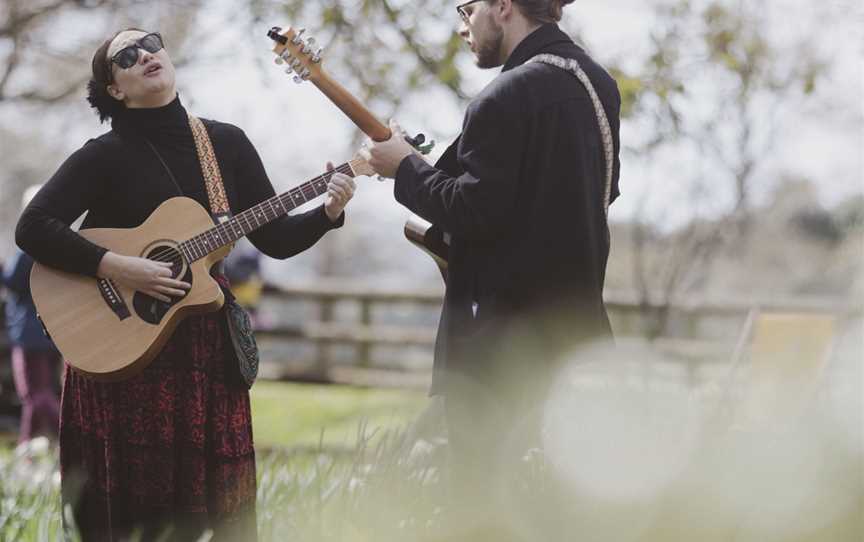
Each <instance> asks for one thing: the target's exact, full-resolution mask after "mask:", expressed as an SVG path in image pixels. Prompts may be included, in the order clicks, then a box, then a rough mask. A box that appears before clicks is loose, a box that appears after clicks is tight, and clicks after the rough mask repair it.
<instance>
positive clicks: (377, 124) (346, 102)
mask: <svg viewBox="0 0 864 542" xmlns="http://www.w3.org/2000/svg"><path fill="white" fill-rule="evenodd" d="M310 80H311V81H312V83H313V84H314V85H315V86H316V87H318V89H319V90H321V92H322V93H324V95H325V96H327V97H328V98H329V99H330V101H331V102H333V103H334V104H335V105H336V107H338V108H339V109H341V110H342V112H343V113H345V114H346V115H347V116H348V118H350V119H351V120H352V121H353V122H354V124H356V125H357V127H358V128H360V129H361V130H362V131H363V133H365V134H366V135H368V136H369V137H371V138H372V139H373V140H375V141H387V140H388V139H390V135H391V134H390V128H388V127H387V126H385V125H384V124H382V123H381V121H379V120H378V119H377V118H376V117H375V115H373V114H372V112H371V111H369V110H368V109H367V108H366V106H365V105H363V104H362V103H361V102H360V100H358V99H357V98H355V97H354V95H353V94H351V93H350V92H348V90H346V89H345V87H343V86H342V85H340V84H339V83H338V82H336V81H334V80H333V79H331V78H330V76H329V75H327V73H326V72H325V71H324V70H323V69H322V70H320V71H319V72H318V73H317V74H316V75H314V76H312V77H310Z"/></svg>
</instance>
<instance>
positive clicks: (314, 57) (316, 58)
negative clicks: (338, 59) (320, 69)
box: [312, 47, 324, 63]
mask: <svg viewBox="0 0 864 542" xmlns="http://www.w3.org/2000/svg"><path fill="white" fill-rule="evenodd" d="M323 55H324V48H323V47H319V48H318V50H317V51H315V54H314V55H312V62H315V63H318V62H321V57H322V56H323Z"/></svg>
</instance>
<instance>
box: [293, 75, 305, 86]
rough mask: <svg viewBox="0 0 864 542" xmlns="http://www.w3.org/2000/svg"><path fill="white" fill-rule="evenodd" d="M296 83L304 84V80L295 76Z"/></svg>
mask: <svg viewBox="0 0 864 542" xmlns="http://www.w3.org/2000/svg"><path fill="white" fill-rule="evenodd" d="M294 82H295V83H297V84H298V85H299V84H300V83H302V82H303V78H302V77H300V76H299V75H295V76H294Z"/></svg>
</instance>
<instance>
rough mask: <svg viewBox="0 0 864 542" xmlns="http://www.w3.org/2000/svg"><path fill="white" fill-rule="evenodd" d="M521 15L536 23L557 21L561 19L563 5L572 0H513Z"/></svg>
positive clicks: (570, 2)
mask: <svg viewBox="0 0 864 542" xmlns="http://www.w3.org/2000/svg"><path fill="white" fill-rule="evenodd" d="M513 3H514V4H516V5H517V6H519V11H521V12H522V15H524V16H525V17H527V18H528V19H530V20H532V21H534V22H536V23H557V22H558V21H560V20H561V16H562V15H563V11H564V6H566V5H567V4H572V3H573V0H513Z"/></svg>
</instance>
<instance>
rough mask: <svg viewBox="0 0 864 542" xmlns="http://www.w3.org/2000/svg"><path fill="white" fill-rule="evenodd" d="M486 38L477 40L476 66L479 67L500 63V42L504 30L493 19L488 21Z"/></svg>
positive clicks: (493, 66)
mask: <svg viewBox="0 0 864 542" xmlns="http://www.w3.org/2000/svg"><path fill="white" fill-rule="evenodd" d="M489 24H490V27H489V35H488V38H486V39H484V40H482V42H481V41H478V42H477V52H476V53H475V54H476V55H477V67H478V68H480V69H487V68H496V67H498V66H500V65H501V43H502V42H503V41H504V30H503V29H502V28H501V26H500V25H497V24H496V23H495V21H493V20H491V19H490V21H489Z"/></svg>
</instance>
